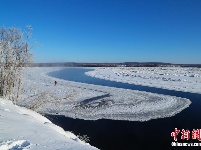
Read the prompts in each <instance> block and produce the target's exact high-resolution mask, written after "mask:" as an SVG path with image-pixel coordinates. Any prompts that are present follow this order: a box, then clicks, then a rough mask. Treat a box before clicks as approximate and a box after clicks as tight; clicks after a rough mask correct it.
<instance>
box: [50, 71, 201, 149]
mask: <svg viewBox="0 0 201 150" xmlns="http://www.w3.org/2000/svg"><path fill="white" fill-rule="evenodd" d="M86 71H89V69H80V68H79V69H78V68H71V69H68V70H63V71H59V72H57V71H56V72H52V73H49V75H51V76H54V77H57V78H61V79H65V80H70V81H76V82H83V83H89V84H96V85H103V86H111V87H118V88H125V89H132V90H139V91H146V92H152V93H157V94H164V95H171V96H176V97H182V98H187V99H190V100H191V102H192V103H191V105H190V107H188V108H187V109H185V110H183V111H181V112H180V113H178V114H176V115H175V116H173V117H169V118H162V119H154V120H150V121H147V122H135V121H134V122H132V121H118V120H107V119H100V120H96V121H90V120H81V119H72V118H68V117H64V116H47V117H49V118H50V119H51V120H52V121H53V122H54V123H56V124H58V125H59V126H61V127H63V128H64V129H65V130H70V131H73V132H74V133H75V134H81V135H84V134H86V135H88V136H89V137H90V144H91V145H94V146H96V147H98V148H100V149H103V150H104V149H145V148H149V149H150V148H151V149H154V148H157V149H158V148H161V149H171V142H174V140H173V137H171V132H173V131H174V128H177V129H179V130H182V129H184V130H187V129H188V130H190V131H192V130H193V129H200V128H201V119H200V116H201V111H200V108H201V95H200V94H195V93H189V92H180V91H173V90H166V89H160V88H153V87H146V86H140V85H133V84H127V83H119V82H115V81H108V80H103V79H97V78H92V77H89V76H86V75H85V72H86ZM178 142H199V141H198V140H192V139H190V140H189V141H186V140H181V134H179V135H178Z"/></svg>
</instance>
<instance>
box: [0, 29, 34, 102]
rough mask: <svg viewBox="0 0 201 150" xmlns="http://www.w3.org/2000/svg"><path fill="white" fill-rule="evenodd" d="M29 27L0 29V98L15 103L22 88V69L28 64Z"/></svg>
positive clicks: (29, 59)
mask: <svg viewBox="0 0 201 150" xmlns="http://www.w3.org/2000/svg"><path fill="white" fill-rule="evenodd" d="M30 35H31V26H28V27H27V31H25V32H22V31H21V30H20V29H17V28H1V29H0V96H1V97H4V98H8V99H11V100H13V102H14V103H16V102H17V99H18V98H19V95H20V91H21V87H22V68H23V67H25V66H27V65H28V64H30V62H31V60H32V59H31V58H32V54H31V53H30V47H29V43H28V41H29V39H30Z"/></svg>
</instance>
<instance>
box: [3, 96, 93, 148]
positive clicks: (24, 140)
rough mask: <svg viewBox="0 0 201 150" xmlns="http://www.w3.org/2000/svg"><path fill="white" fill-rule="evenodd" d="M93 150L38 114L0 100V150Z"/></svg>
mask: <svg viewBox="0 0 201 150" xmlns="http://www.w3.org/2000/svg"><path fill="white" fill-rule="evenodd" d="M28 149H33V150H34V149H37V150H45V149H48V150H55V149H75V150H83V149H86V150H87V149H96V148H94V147H92V146H90V145H89V144H87V143H84V142H82V141H80V140H79V139H78V138H77V137H76V136H75V135H74V134H72V133H70V132H65V131H64V130H63V129H62V128H60V127H58V126H56V125H54V124H52V123H51V121H50V120H48V119H47V118H45V117H43V116H41V115H40V114H38V113H36V112H34V111H32V110H29V109H26V108H22V107H19V106H16V105H13V103H12V102H11V101H9V100H4V99H0V150H28Z"/></svg>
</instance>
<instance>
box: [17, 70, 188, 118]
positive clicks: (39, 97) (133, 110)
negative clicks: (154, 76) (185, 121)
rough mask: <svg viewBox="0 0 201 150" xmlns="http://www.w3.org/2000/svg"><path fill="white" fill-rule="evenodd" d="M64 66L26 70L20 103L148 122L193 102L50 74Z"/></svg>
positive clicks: (79, 114)
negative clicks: (51, 75) (56, 76)
mask: <svg viewBox="0 0 201 150" xmlns="http://www.w3.org/2000/svg"><path fill="white" fill-rule="evenodd" d="M61 69H62V68H29V69H26V72H25V73H26V74H25V82H26V84H25V88H24V95H23V96H22V98H21V100H20V101H19V102H18V104H19V105H22V106H25V107H28V108H31V109H33V110H35V111H37V112H40V113H47V114H58V115H65V116H67V117H71V118H80V119H86V120H97V119H102V118H105V119H114V120H129V121H148V120H151V119H156V118H164V117H170V116H173V115H175V114H177V113H179V112H181V111H182V110H183V109H185V108H187V107H188V106H189V105H190V103H191V102H190V100H188V99H185V98H180V97H173V96H168V95H159V94H153V93H148V92H141V91H134V90H127V89H120V88H113V87H106V86H98V85H92V84H85V83H78V82H72V81H66V80H62V79H56V78H53V77H50V76H48V75H47V73H48V72H51V71H56V70H57V71H58V70H61ZM55 80H57V82H58V84H57V85H56V86H54V81H55Z"/></svg>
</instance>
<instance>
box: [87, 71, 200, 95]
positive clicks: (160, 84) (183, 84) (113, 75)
mask: <svg viewBox="0 0 201 150" xmlns="http://www.w3.org/2000/svg"><path fill="white" fill-rule="evenodd" d="M85 74H86V75H88V76H92V77H96V78H101V79H106V80H111V81H116V82H123V83H130V84H136V85H143V86H150V87H157V88H163V89H169V90H176V91H183V92H191V93H199V94H201V90H200V89H201V68H180V67H117V68H96V69H95V70H94V71H89V72H86V73H85Z"/></svg>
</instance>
